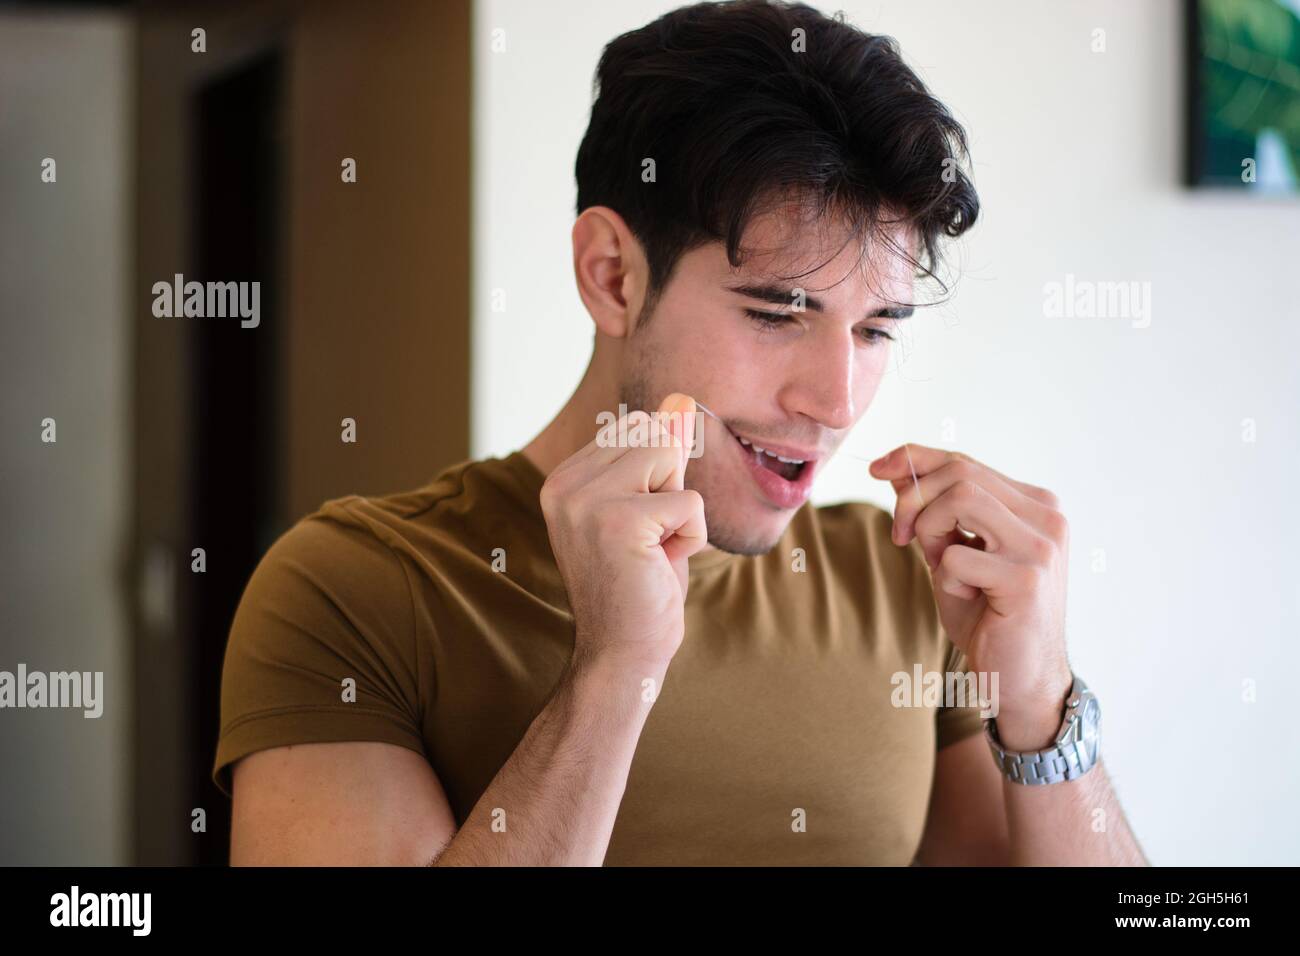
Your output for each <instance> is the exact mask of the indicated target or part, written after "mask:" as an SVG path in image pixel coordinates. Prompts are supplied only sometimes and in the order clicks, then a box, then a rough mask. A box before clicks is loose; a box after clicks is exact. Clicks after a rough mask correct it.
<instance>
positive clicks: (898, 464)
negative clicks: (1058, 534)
mask: <svg viewBox="0 0 1300 956" xmlns="http://www.w3.org/2000/svg"><path fill="white" fill-rule="evenodd" d="M909 449H910V450H911V455H912V464H911V465H908V462H907V452H908V450H909ZM950 461H968V462H971V463H973V464H978V465H981V467H984V468H988V470H989V471H990V472H992V473H993V474H994V475H997V476H998V477H999V478H1000V479H1002V480H1003V481H1004V482H1006V483H1007V484H1008V485H1010V486H1011V487H1012V488H1015V489H1016V490H1017V491H1019V492H1020V493H1021V494H1023V495H1025V496H1026V497H1028V498H1032V499H1033V500H1034V501H1037V502H1038V503H1040V504H1043V505H1046V506H1048V507H1050V508H1055V507H1056V506H1057V504H1058V502H1057V499H1056V496H1055V495H1054V494H1052V492H1050V491H1048V490H1047V489H1046V488H1040V487H1038V486H1037V485H1031V484H1028V483H1027V482H1023V481H1016V480H1015V479H1014V478H1009V477H1007V476H1006V475H1004V474H1002V472H1000V471H997V470H996V469H994V468H989V466H988V465H984V464H983V463H982V462H978V461H976V460H975V459H974V458H972V457H971V456H970V455H967V454H965V453H964V452H959V451H949V450H947V449H944V448H931V447H929V446H928V445H917V444H913V443H911V442H908V443H907V445H906V446H903V445H899V446H898V447H897V448H895V449H894V450H893V451H890V452H887V453H886V454H884V455H882V456H881V457H879V458H877V459H876V460H875V461H873V462H872V463H871V466H870V470H871V474H872V475H873V476H874V477H876V478H880V479H883V480H885V481H889V482H894V481H895V480H896V479H900V478H907V479H908V480H909V481H910V480H911V477H912V467H915V468H916V474H917V476H918V477H920V476H922V475H926V474H929V473H930V472H932V471H934V470H936V469H938V468H942V467H943V466H944V465H945V464H947V463H948V462H950ZM895 488H897V485H895Z"/></svg>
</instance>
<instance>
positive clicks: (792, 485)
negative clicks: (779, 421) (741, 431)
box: [728, 429, 818, 509]
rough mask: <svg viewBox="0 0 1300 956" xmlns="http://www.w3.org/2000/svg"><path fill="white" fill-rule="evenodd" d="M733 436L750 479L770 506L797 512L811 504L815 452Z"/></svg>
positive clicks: (815, 464) (734, 434)
mask: <svg viewBox="0 0 1300 956" xmlns="http://www.w3.org/2000/svg"><path fill="white" fill-rule="evenodd" d="M728 431H730V429H728ZM731 435H732V437H733V438H734V439H735V447H736V450H737V451H738V452H739V453H740V456H741V457H742V459H744V462H745V465H746V467H747V470H748V471H749V474H750V477H751V478H752V479H753V481H754V483H755V484H756V485H757V486H758V490H759V492H760V493H761V494H762V495H763V497H764V498H766V499H767V500H768V502H769V503H771V504H772V505H775V506H776V507H777V508H781V509H793V508H798V507H799V506H800V505H802V504H803V503H804V502H805V501H807V500H808V495H809V494H810V493H811V491H812V479H813V473H814V472H815V471H816V470H817V458H818V456H817V453H816V452H815V451H810V450H808V449H803V448H797V447H795V446H792V445H778V444H775V443H773V442H768V441H762V440H755V439H751V438H748V437H746V436H742V435H738V434H736V433H735V432H731Z"/></svg>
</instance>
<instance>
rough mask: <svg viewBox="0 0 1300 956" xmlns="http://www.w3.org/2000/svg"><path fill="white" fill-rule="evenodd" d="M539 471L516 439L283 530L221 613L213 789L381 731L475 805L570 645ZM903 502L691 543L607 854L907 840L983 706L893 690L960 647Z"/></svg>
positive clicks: (953, 662)
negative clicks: (233, 773)
mask: <svg viewBox="0 0 1300 956" xmlns="http://www.w3.org/2000/svg"><path fill="white" fill-rule="evenodd" d="M543 480H544V479H543V475H542V474H541V472H540V471H539V470H538V469H537V468H536V466H535V465H533V464H532V462H530V461H529V460H528V459H527V458H526V457H524V455H522V454H521V453H519V452H514V453H513V454H510V455H508V456H507V457H505V458H503V459H497V458H489V459H486V460H482V461H472V462H465V463H462V464H458V465H455V466H453V467H451V468H449V469H447V470H446V471H444V472H443V473H442V474H440V475H439V476H437V477H436V478H435V479H434V480H433V481H432V482H430V483H429V484H428V485H426V486H425V487H423V488H420V489H418V490H416V491H412V492H408V493H402V494H396V495H391V496H387V497H357V496H353V497H347V498H341V499H338V500H334V501H330V502H327V503H326V504H325V505H323V506H322V507H321V509H320V510H319V511H317V512H316V513H315V514H312V515H310V516H308V517H306V518H304V519H303V520H301V521H300V522H298V524H296V525H295V526H294V527H293V528H291V529H290V530H289V531H288V532H287V533H285V534H284V535H283V536H282V537H281V538H280V539H279V540H278V541H277V542H276V543H275V544H274V545H273V546H272V547H271V549H270V550H269V551H268V552H267V554H266V556H265V557H264V558H263V559H262V561H261V563H260V564H259V566H258V568H257V570H256V571H255V572H254V574H253V576H252V579H251V580H250V581H249V583H248V587H247V589H246V590H245V593H244V596H243V599H242V601H241V602H240V605H239V609H238V611H237V613H236V615H235V619H234V623H233V625H232V628H231V632H230V642H229V645H228V646H227V649H226V658H225V668H224V672H223V678H222V691H221V735H220V740H219V743H218V747H217V754H216V761H215V765H214V767H213V779H214V780H215V781H216V782H217V784H218V786H220V787H221V789H222V790H223V791H224V792H225V793H227V794H229V793H230V765H231V764H232V763H234V762H235V761H237V760H239V759H240V758H241V757H244V756H246V755H247V754H250V753H253V752H254V751H258V750H263V749H266V748H269V747H279V746H284V745H288V744H303V743H311V742H322V741H350V740H361V741H384V742H388V743H392V744H398V745H400V746H403V747H408V748H410V749H411V750H414V751H416V752H417V753H421V754H423V755H424V756H425V758H426V759H427V760H428V761H429V763H430V764H431V765H432V767H433V769H434V771H435V772H436V773H437V776H438V778H439V780H440V782H441V783H442V786H443V788H444V790H445V791H446V794H447V798H448V800H449V802H450V804H451V808H452V811H453V813H454V814H455V817H456V821H457V824H458V825H459V824H463V822H464V820H465V818H466V817H467V816H468V815H469V812H470V810H471V809H472V808H473V806H474V804H475V802H476V801H477V800H478V799H479V797H480V796H481V795H482V793H483V791H484V790H485V789H486V788H487V786H488V784H489V783H490V782H491V781H492V779H493V777H494V776H495V775H496V774H497V772H498V771H499V770H500V768H501V766H502V765H503V764H504V763H505V761H506V760H507V758H509V756H510V754H511V753H512V752H513V751H514V749H515V747H516V746H518V744H519V742H520V740H521V739H522V738H523V736H524V732H525V731H526V730H527V729H528V726H529V724H531V722H532V721H533V719H534V718H535V717H536V716H537V714H538V713H539V712H540V710H541V709H542V707H543V706H544V705H545V703H546V701H547V700H548V699H549V697H550V695H551V693H552V692H553V690H554V688H555V686H556V683H557V682H558V681H559V679H560V677H561V675H562V673H563V672H564V669H565V667H566V666H567V664H568V662H569V660H570V657H571V654H572V650H573V616H572V614H571V612H570V608H569V603H568V599H567V596H566V594H565V590H564V584H563V582H562V580H561V578H560V574H559V571H558V569H557V567H556V564H555V560H554V557H553V556H552V552H551V547H550V542H549V539H548V537H547V533H546V525H545V521H544V519H543V516H542V511H541V506H540V504H539V500H538V494H539V492H540V490H541V487H542V482H543ZM891 523H892V519H891V517H890V515H889V513H888V512H886V511H884V510H883V509H881V508H879V507H877V506H875V505H871V504H863V503H848V504H839V505H831V506H824V507H814V506H812V505H811V504H808V505H805V506H804V507H802V508H800V509H799V510H798V511H797V512H796V513H795V515H794V517H793V519H792V520H791V522H790V524H789V526H788V527H787V529H786V531H785V533H784V534H783V536H782V537H781V539H780V541H779V543H778V544H777V545H776V547H774V548H773V549H772V550H771V551H769V552H768V553H766V554H764V555H761V556H756V557H751V556H744V555H735V554H728V553H726V552H723V551H717V550H710V551H707V552H705V553H702V554H697V555H695V556H693V557H692V558H691V559H690V586H689V590H688V593H687V598H686V633H685V637H684V639H683V641H682V644H681V647H680V648H679V650H678V651H677V654H676V655H675V656H674V657H673V659H672V662H671V663H670V664H669V667H668V670H667V673H666V677H665V680H664V684H663V686H662V688H660V689H659V696H658V699H657V700H655V702H654V704H653V706H652V708H651V710H650V713H649V715H648V717H647V719H646V722H645V726H644V728H643V730H642V733H641V737H640V740H639V742H638V744H637V748H636V753H635V756H634V758H633V761H632V765H631V769H630V772H629V775H628V780H627V789H626V791H625V793H624V796H623V801H622V803H621V805H620V808H619V812H618V818H617V821H616V823H615V826H614V830H613V834H612V836H611V839H610V843H609V850H608V853H607V854H606V857H605V863H606V865H611V866H613V865H636V864H646V865H674V864H680V865H697V864H703V865H771V864H792V865H804V864H828V865H839V864H867V865H870V864H899V865H906V864H908V863H910V862H911V860H912V857H913V855H914V854H915V851H916V848H917V845H918V843H919V841H920V839H921V834H922V831H923V828H924V825H925V821H926V813H927V809H928V804H929V797H930V788H931V782H932V779H933V775H934V767H935V754H936V751H937V750H938V749H939V748H941V747H943V746H945V745H947V744H950V743H952V742H954V741H956V740H958V739H961V738H963V737H965V736H967V735H969V734H973V733H976V732H978V731H980V730H981V729H982V724H981V721H980V715H979V710H978V708H977V706H970V707H951V708H945V707H936V706H934V705H931V706H928V707H926V706H895V704H896V703H897V702H898V700H897V698H898V695H897V694H896V685H895V683H894V682H893V681H892V680H891V678H892V677H893V675H895V674H898V673H906V674H907V675H909V677H914V676H915V675H916V668H918V667H919V668H920V671H921V672H923V673H931V672H939V673H944V672H949V671H957V670H965V661H964V658H963V656H962V655H961V654H959V653H957V652H956V650H955V649H954V648H953V646H952V645H951V643H950V642H949V641H948V639H947V636H946V635H945V634H944V632H943V629H942V626H941V624H940V623H939V618H938V611H937V608H936V606H935V603H934V596H933V591H932V590H931V585H930V579H929V571H928V569H927V568H926V566H925V562H924V559H923V557H922V555H921V552H920V550H919V546H918V545H917V544H916V542H915V541H913V542H912V543H911V544H910V545H908V546H907V547H904V548H900V547H898V546H897V545H895V544H894V543H893V542H892V541H890V538H889V533H890V526H891ZM348 678H351V679H352V681H354V682H355V685H354V687H355V690H354V691H351V690H350V689H349V688H350V687H352V686H353V685H350V684H349V683H347V679H348ZM907 701H908V702H909V703H912V702H913V701H912V698H911V697H910V695H909V696H908V698H907Z"/></svg>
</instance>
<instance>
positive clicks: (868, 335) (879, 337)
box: [861, 325, 894, 343]
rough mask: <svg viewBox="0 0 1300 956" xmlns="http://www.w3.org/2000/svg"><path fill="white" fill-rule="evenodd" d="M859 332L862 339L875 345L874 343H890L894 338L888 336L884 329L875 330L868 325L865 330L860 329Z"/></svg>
mask: <svg viewBox="0 0 1300 956" xmlns="http://www.w3.org/2000/svg"><path fill="white" fill-rule="evenodd" d="M861 331H862V337H863V338H864V339H866V340H867V341H868V342H872V343H875V342H884V341H890V342H892V341H894V337H893V336H892V335H890V334H889V333H888V332H886V331H885V330H884V329H877V328H874V327H873V326H870V325H869V326H867V327H866V328H865V329H862V330H861Z"/></svg>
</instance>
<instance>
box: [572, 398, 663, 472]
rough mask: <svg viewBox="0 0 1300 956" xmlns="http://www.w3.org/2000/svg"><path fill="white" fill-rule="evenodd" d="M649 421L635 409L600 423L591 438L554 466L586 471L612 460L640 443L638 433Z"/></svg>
mask: <svg viewBox="0 0 1300 956" xmlns="http://www.w3.org/2000/svg"><path fill="white" fill-rule="evenodd" d="M601 414H602V415H605V414H612V413H605V412H602V413H601ZM652 421H653V419H652V416H651V415H650V414H649V413H648V412H644V411H642V410H640V409H634V410H633V411H630V412H628V413H627V414H626V415H620V416H619V417H618V418H616V419H614V420H613V421H609V422H606V423H604V424H602V425H601V426H600V427H599V428H598V429H597V430H596V435H595V437H594V438H592V440H591V441H589V442H587V444H585V445H583V446H582V448H580V449H578V450H577V451H576V452H574V453H573V454H572V455H570V456H569V457H568V458H566V459H565V460H564V461H562V462H561V463H560V464H559V466H557V467H556V469H555V470H556V471H557V472H559V471H569V470H572V469H578V468H580V469H583V470H584V471H586V472H588V473H589V472H590V471H591V470H593V469H599V468H604V467H606V466H608V465H611V464H613V463H614V462H615V461H617V460H618V459H620V458H622V457H623V455H624V454H626V453H627V450H628V448H633V447H636V446H637V445H638V444H641V443H642V439H641V438H640V436H642V435H644V434H646V433H647V430H648V429H649V428H650V427H651V423H652Z"/></svg>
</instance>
